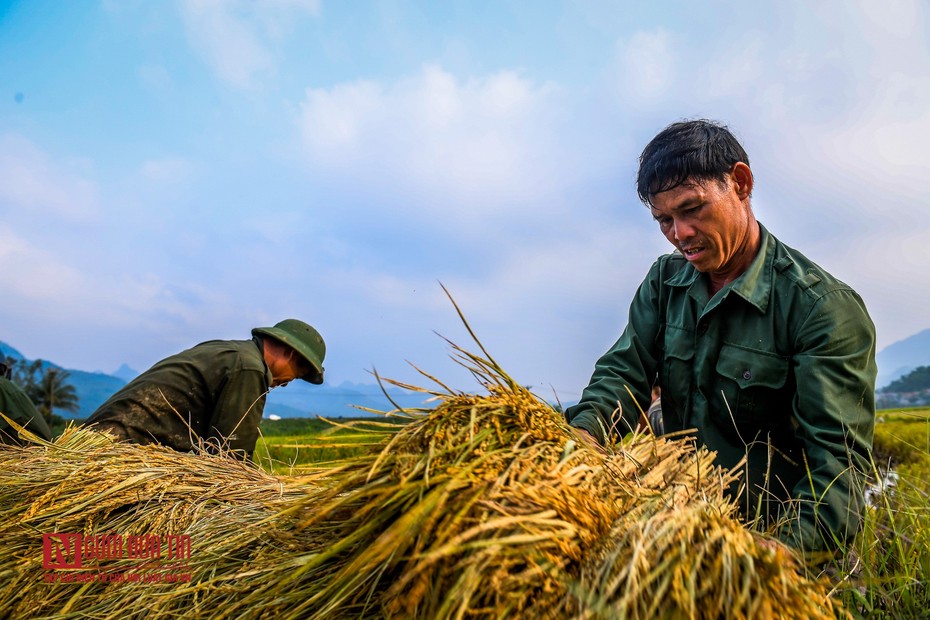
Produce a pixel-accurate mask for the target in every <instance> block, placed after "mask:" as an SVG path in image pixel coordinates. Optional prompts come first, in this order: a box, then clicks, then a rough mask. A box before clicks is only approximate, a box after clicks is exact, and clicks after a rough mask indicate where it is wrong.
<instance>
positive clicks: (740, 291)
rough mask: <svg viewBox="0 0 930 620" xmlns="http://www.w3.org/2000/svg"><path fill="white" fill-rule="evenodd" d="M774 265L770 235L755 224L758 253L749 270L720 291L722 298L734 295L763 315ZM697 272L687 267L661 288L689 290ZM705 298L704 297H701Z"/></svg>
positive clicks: (698, 273)
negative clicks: (666, 286)
mask: <svg viewBox="0 0 930 620" xmlns="http://www.w3.org/2000/svg"><path fill="white" fill-rule="evenodd" d="M774 261H775V243H774V237H772V234H771V233H770V232H769V231H768V230H766V228H765V226H763V225H762V224H759V253H758V254H756V257H755V258H754V259H753V261H752V263H750V265H749V268H748V269H747V270H746V271H745V272H743V274H742V275H741V276H740V277H738V278H736V280H734V281H733V282H731V283H730V284H729V285H727V286H725V287H724V288H723V290H722V292H723V296H724V297H725V296H726V295H729V294H730V293H734V294H736V295H739V296H740V297H742V298H743V299H745V300H746V301H747V302H749V303H750V304H752V305H753V306H755V307H756V308H758V309H759V311H760V312H765V311H766V310H767V309H768V305H769V299H770V298H771V292H772V273H773V269H772V264H773V263H774ZM700 276H701V272H699V271H698V270H697V269H695V268H694V267H693V266H692V265H691V264H690V263H689V264H688V265H686V266H685V268H684V269H681V270H680V271H678V272H677V273H675V274H674V275H672V276H671V277H669V278H668V279H667V280H666V281H665V284H667V285H668V286H674V287H684V288H690V287H692V286H694V285H695V283H696V282H697V281H698V280H699V279H700ZM705 295H706V294H705Z"/></svg>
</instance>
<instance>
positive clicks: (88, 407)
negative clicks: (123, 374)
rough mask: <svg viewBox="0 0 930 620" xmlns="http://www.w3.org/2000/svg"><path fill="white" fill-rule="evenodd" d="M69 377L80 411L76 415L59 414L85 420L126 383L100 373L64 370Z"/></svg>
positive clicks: (68, 413) (69, 413)
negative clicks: (69, 374)
mask: <svg viewBox="0 0 930 620" xmlns="http://www.w3.org/2000/svg"><path fill="white" fill-rule="evenodd" d="M65 370H67V371H68V372H69V373H71V376H70V377H69V379H70V381H71V385H73V386H74V391H75V392H77V395H78V399H79V400H78V405H79V406H80V409H79V410H78V411H77V412H76V413H71V412H64V413H61V412H59V415H62V416H63V417H66V418H68V417H75V418H86V417H88V416H89V415H90V414H92V413H93V412H94V411H96V410H97V407H99V406H100V405H102V404H103V402H104V401H105V400H106V399H108V398H110V396H112V395H113V394H114V393H115V392H116V391H117V390H118V389H120V388H121V387H123V386H124V385H126V381H124V380H122V379H120V378H119V377H114V376H113V375H105V374H103V373H102V372H86V371H84V370H72V369H70V368H66V369H65Z"/></svg>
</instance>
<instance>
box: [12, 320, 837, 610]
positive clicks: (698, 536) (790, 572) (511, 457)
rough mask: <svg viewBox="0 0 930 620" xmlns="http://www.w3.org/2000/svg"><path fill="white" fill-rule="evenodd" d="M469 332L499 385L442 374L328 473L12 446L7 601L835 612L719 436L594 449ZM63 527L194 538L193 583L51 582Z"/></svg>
mask: <svg viewBox="0 0 930 620" xmlns="http://www.w3.org/2000/svg"><path fill="white" fill-rule="evenodd" d="M463 321H464V319H463ZM466 327H467V323H466ZM476 342H477V340H476ZM478 344H479V346H480V343H478ZM452 346H453V348H454V350H455V352H456V355H457V356H458V359H459V361H460V362H461V363H462V364H464V365H465V366H466V368H468V369H469V370H470V371H471V372H472V374H473V375H474V376H475V377H476V379H477V380H478V381H479V382H480V384H481V385H482V386H483V388H484V389H485V390H486V391H487V393H486V394H481V395H475V394H467V393H463V392H456V391H454V390H450V389H448V388H447V387H446V386H444V385H443V384H442V383H441V382H439V381H438V380H435V379H433V378H432V377H430V376H429V375H426V374H425V373H424V375H425V376H426V377H428V378H430V379H433V380H434V381H435V382H436V383H437V384H438V385H439V389H437V390H435V391H429V390H423V389H420V388H414V387H413V386H404V387H408V388H411V389H420V391H424V392H428V393H430V394H433V395H434V396H435V397H436V398H437V399H438V401H439V404H438V405H437V406H436V407H435V408H434V409H432V410H415V411H394V412H388V413H389V414H390V415H403V416H406V417H408V418H409V420H410V421H409V422H408V423H407V424H405V425H403V426H399V427H398V428H397V430H396V432H394V433H393V434H391V435H388V437H387V438H386V439H385V441H384V444H383V446H382V448H381V449H380V450H378V451H376V452H373V453H371V454H365V455H362V456H358V457H354V458H352V459H349V460H347V461H346V463H345V464H344V465H343V466H341V467H339V468H336V469H333V470H332V471H329V472H327V473H326V474H325V475H318V476H315V477H303V478H299V479H295V478H280V477H274V476H270V475H267V474H265V473H264V472H261V471H260V470H258V469H257V468H255V467H254V466H252V465H250V464H247V463H241V462H239V461H235V460H232V459H225V458H222V457H221V456H211V455H207V454H181V453H178V452H174V451H172V450H168V449H165V448H160V447H157V446H135V445H129V444H119V443H114V442H113V441H112V440H111V439H110V438H109V437H108V436H105V435H101V434H98V433H95V432H93V431H89V430H74V429H72V430H69V431H68V432H67V433H66V434H65V435H64V436H62V437H61V438H60V439H59V440H57V441H56V442H52V443H46V442H39V443H36V444H34V445H32V446H29V447H26V448H19V447H10V448H3V449H0V468H2V469H3V470H4V472H5V476H4V485H2V487H0V544H3V545H4V549H5V555H3V556H0V600H3V601H5V602H6V607H5V610H6V611H7V613H9V615H10V616H11V617H14V618H35V617H56V618H119V619H120V620H125V619H127V618H140V619H141V618H177V617H184V618H191V617H194V618H228V617H236V618H294V619H297V618H300V619H303V618H333V617H337V618H344V617H353V618H377V617H398V618H430V619H432V618H466V617H468V618H473V617H475V618H510V617H532V618H565V617H578V618H593V617H597V618H608V617H631V618H637V617H643V618H644V617H654V616H659V617H661V616H665V617H673V618H674V617H679V618H716V617H730V616H732V617H768V616H767V614H769V613H770V612H771V613H772V614H775V616H773V617H777V615H778V614H785V617H790V615H791V614H795V617H798V614H804V615H806V617H812V618H817V617H823V616H822V615H820V616H818V615H817V613H816V610H817V609H824V610H827V611H826V612H824V613H827V612H828V611H829V610H830V607H831V604H830V601H829V599H828V598H827V597H826V595H825V592H824V588H823V586H821V585H820V584H819V583H814V582H810V581H809V580H807V579H806V578H805V577H804V576H803V571H802V570H801V567H800V566H799V565H797V564H796V563H795V561H794V559H793V556H792V555H791V553H790V552H789V551H788V550H787V549H786V548H784V547H782V546H780V545H779V544H778V543H774V542H769V541H766V542H765V543H764V544H763V543H760V541H761V538H758V537H757V536H756V535H754V534H752V533H751V532H749V531H748V530H746V529H745V528H744V526H742V525H741V524H739V523H738V522H737V521H736V520H735V519H734V518H733V516H732V514H733V507H732V505H731V504H730V503H729V502H728V501H727V500H725V499H724V495H723V489H724V488H726V487H727V486H728V485H729V484H730V483H731V482H732V481H733V474H731V473H729V472H724V471H723V470H721V469H720V468H719V467H716V466H714V465H713V454H712V453H709V452H708V451H707V450H705V449H697V448H695V445H694V443H693V441H692V440H690V439H688V438H674V437H671V438H655V437H652V436H651V435H644V434H639V435H634V436H632V437H628V438H626V439H625V440H624V441H623V442H622V443H619V444H616V445H612V446H610V447H608V448H607V449H606V450H603V451H602V450H598V449H595V448H593V447H591V446H589V445H588V444H587V443H585V442H581V441H578V440H577V438H576V437H575V435H574V433H573V431H572V430H571V429H570V428H569V427H568V426H567V425H566V423H565V421H564V418H563V417H562V415H561V414H559V413H557V412H556V411H554V410H553V409H552V407H551V406H549V405H548V404H547V403H545V402H544V401H542V400H541V399H539V398H537V397H536V396H534V395H533V394H531V393H530V392H529V391H528V390H527V389H525V388H523V387H522V386H520V385H519V384H517V383H516V382H515V381H513V380H512V379H511V378H510V377H509V376H508V375H507V374H506V373H505V372H504V371H503V370H502V369H501V368H500V367H499V366H498V365H497V364H496V363H495V362H494V361H493V360H492V359H491V358H490V356H489V355H487V352H486V351H484V349H483V348H482V352H483V355H482V356H478V355H474V354H471V353H468V352H466V351H464V350H463V349H460V348H459V347H457V346H455V345H452ZM398 385H402V384H398ZM49 532H83V533H85V534H103V533H107V532H116V533H119V534H123V535H127V534H133V533H139V534H145V533H156V534H174V535H182V534H183V535H189V536H190V537H191V544H192V549H191V554H190V574H191V580H190V582H185V583H153V584H125V583H102V582H92V583H86V584H45V583H43V582H42V574H43V569H42V566H41V559H42V551H41V537H42V534H43V533H49ZM124 567H127V568H128V562H127V561H124V560H120V561H115V562H114V563H113V564H112V565H111V566H108V570H118V569H120V568H124ZM731 611H732V612H733V613H731Z"/></svg>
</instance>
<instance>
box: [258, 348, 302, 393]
mask: <svg viewBox="0 0 930 620" xmlns="http://www.w3.org/2000/svg"><path fill="white" fill-rule="evenodd" d="M265 359H266V362H267V363H268V368H269V369H270V370H271V376H272V381H271V387H280V386H283V385H287V384H288V383H290V382H291V381H293V380H294V379H298V378H300V377H303V376H304V375H306V374H307V373H309V372H310V369H311V367H310V363H309V362H307V361H306V360H305V359H304V358H303V357H301V356H300V355H299V354H298V353H297V352H296V351H294V350H293V349H291V348H290V347H286V346H285V347H284V351H282V352H281V353H280V354H276V355H271V356H268V355H266V358H265Z"/></svg>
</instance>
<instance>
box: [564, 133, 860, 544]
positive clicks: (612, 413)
mask: <svg viewBox="0 0 930 620" xmlns="http://www.w3.org/2000/svg"><path fill="white" fill-rule="evenodd" d="M752 188H753V175H752V171H751V169H750V167H749V158H748V156H747V155H746V152H745V151H744V150H743V147H742V146H740V144H739V142H738V141H737V140H736V138H735V137H734V136H733V135H732V134H731V133H730V132H729V131H728V130H727V128H726V127H724V126H721V125H718V124H715V123H712V122H708V121H687V122H681V123H675V124H672V125H670V126H669V127H667V128H666V129H665V130H663V131H662V132H660V133H659V134H658V135H657V136H656V137H655V138H654V139H653V140H652V141H651V142H650V143H649V144H648V145H647V146H646V148H645V149H644V151H643V153H642V156H641V157H640V167H639V175H638V178H637V190H638V193H639V196H640V199H641V200H642V201H643V202H644V203H645V204H646V205H647V206H648V207H649V208H650V210H651V211H652V215H653V217H654V218H655V220H656V222H657V223H658V225H659V229H660V230H661V231H662V233H663V234H664V235H665V237H666V238H667V239H668V240H669V242H670V243H671V244H672V245H673V246H674V247H675V252H673V253H672V254H669V255H665V256H661V257H659V259H658V260H657V261H656V262H655V263H654V264H653V266H652V268H651V269H650V270H649V273H648V274H647V275H646V278H645V280H644V281H643V283H642V284H641V285H640V287H639V289H638V291H637V292H636V295H635V297H634V298H633V301H632V304H631V306H630V312H629V320H628V325H627V327H626V329H625V330H624V331H623V333H622V334H621V336H620V338H619V340H618V341H617V342H616V344H614V345H613V347H611V349H610V350H609V351H607V353H606V354H604V356H603V357H601V359H600V360H598V362H597V364H596V366H595V370H594V374H593V376H592V378H591V381H590V383H589V385H588V387H587V388H586V389H585V390H584V392H583V394H582V396H581V400H580V402H579V403H578V404H577V405H575V406H573V407H570V408H569V409H567V410H566V412H565V414H566V417H567V419H568V420H569V422H570V424H571V425H572V426H574V427H576V428H577V429H579V432H580V433H581V434H582V435H583V436H584V437H586V438H589V439H591V440H594V441H597V442H599V443H602V444H603V443H604V442H605V440H606V439H607V437H608V435H610V434H611V433H618V434H623V433H624V432H626V431H628V430H630V429H632V428H635V427H636V426H637V425H638V424H639V423H640V422H639V420H640V416H641V413H640V412H641V411H645V410H646V409H647V408H648V407H649V403H650V398H649V396H650V390H651V388H652V387H653V385H654V384H656V383H657V384H658V386H659V387H660V388H661V394H662V396H661V399H662V401H661V402H662V418H663V423H664V430H665V432H674V431H681V430H685V429H694V434H695V436H696V439H697V442H698V444H699V445H705V446H707V447H708V448H709V449H711V450H715V451H717V454H718V463H720V464H721V465H724V466H726V467H728V468H729V467H734V466H736V465H737V464H738V463H739V462H740V460H741V459H743V458H744V457H745V458H746V461H745V464H744V466H743V467H742V471H744V472H745V480H744V481H743V483H744V486H743V488H742V489H741V490H740V489H736V488H733V489H730V493H731V494H732V495H733V496H734V497H735V499H737V501H738V503H739V506H740V510H741V512H742V514H743V516H744V517H745V518H747V519H755V518H760V519H762V520H763V521H764V522H765V523H768V524H771V525H774V526H775V527H776V531H777V533H778V535H779V537H780V538H781V539H782V540H784V541H785V542H787V543H789V544H791V545H792V546H794V547H796V548H798V549H800V550H805V551H820V550H833V549H836V548H838V547H840V546H842V545H843V544H844V543H845V542H847V541H849V540H850V539H851V538H852V537H854V536H855V534H856V532H857V531H858V530H859V528H860V525H861V519H862V513H863V510H864V501H863V492H862V491H863V489H862V487H863V479H864V476H865V474H866V472H868V471H869V469H870V459H869V451H870V450H871V447H872V433H873V429H874V421H875V405H874V402H875V374H876V366H875V328H874V326H873V324H872V321H871V319H870V318H869V315H868V312H867V311H866V308H865V305H864V304H863V302H862V299H861V298H860V297H859V295H857V294H856V292H855V291H853V290H852V289H851V288H850V287H849V286H847V285H846V284H844V283H842V282H841V281H839V280H837V279H836V278H834V277H833V276H832V275H830V274H829V273H827V272H826V271H825V270H823V269H822V268H821V267H819V266H817V265H816V264H815V263H813V262H812V261H810V260H809V259H808V258H806V257H805V256H804V255H803V254H801V253H800V252H798V251H797V250H794V249H792V248H790V247H788V246H786V245H785V244H783V243H782V242H781V241H779V240H778V239H776V238H775V237H774V236H773V235H772V234H771V233H770V232H769V231H768V230H766V229H765V228H764V227H763V226H762V225H761V224H759V223H758V222H757V221H756V219H755V216H754V215H753V211H752V207H751V205H750V194H751V193H752ZM627 388H629V390H630V391H631V392H632V395H633V396H632V397H630V395H629V393H628V392H627ZM737 494H738V495H737Z"/></svg>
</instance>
